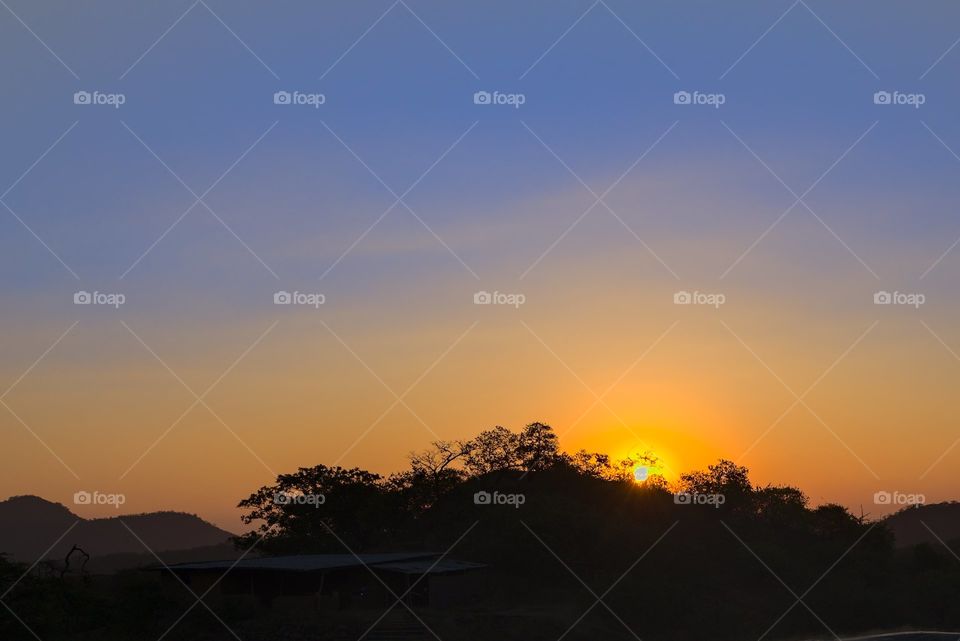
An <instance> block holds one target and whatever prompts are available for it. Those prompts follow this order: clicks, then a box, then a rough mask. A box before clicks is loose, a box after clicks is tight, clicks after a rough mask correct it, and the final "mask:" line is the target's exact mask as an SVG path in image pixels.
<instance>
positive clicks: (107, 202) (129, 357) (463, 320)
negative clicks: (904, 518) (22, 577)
mask: <svg viewBox="0 0 960 641" xmlns="http://www.w3.org/2000/svg"><path fill="white" fill-rule="evenodd" d="M5 2H6V4H5V5H4V6H3V7H0V59H2V60H3V61H4V62H3V63H0V83H2V85H3V87H4V92H3V100H2V101H0V147H2V149H3V153H2V154H0V194H2V197H0V201H2V202H3V203H4V205H5V206H0V318H2V327H3V332H2V334H0V355H2V356H0V394H2V400H3V403H4V404H5V406H6V407H4V405H0V434H2V437H0V438H2V449H0V452H2V453H0V457H2V465H0V496H4V497H5V496H8V495H16V494H39V495H41V496H44V497H45V498H48V499H51V500H57V501H61V502H64V503H66V504H68V505H70V506H71V508H73V509H75V510H76V511H77V513H79V514H81V515H83V516H95V515H109V514H112V513H114V512H113V511H112V509H110V508H93V507H83V506H79V507H75V506H73V505H72V496H73V493H74V492H76V491H78V490H88V491H93V490H98V491H101V492H122V493H124V494H125V495H126V497H127V503H126V505H125V506H124V509H125V511H149V510H155V509H179V510H186V511H192V512H197V513H200V514H201V515H203V516H205V517H207V518H209V519H211V520H213V521H215V522H216V523H218V524H219V525H221V526H224V527H227V528H232V529H235V530H236V529H238V527H239V523H238V520H237V516H238V515H237V512H236V510H235V509H234V505H235V503H236V502H237V501H238V500H239V499H240V498H243V497H245V496H246V495H247V494H248V493H249V492H251V491H252V490H254V489H256V488H257V487H259V486H260V485H263V484H266V483H269V482H270V481H271V480H272V478H273V477H274V476H275V474H276V473H278V472H284V471H291V470H293V469H295V468H296V467H298V466H308V465H314V464H317V463H321V462H322V463H327V464H332V463H334V462H338V463H340V464H343V465H348V466H354V465H356V466H361V467H365V468H368V469H371V470H374V471H378V472H382V473H387V472H390V471H394V470H397V469H400V468H401V467H403V466H404V464H405V460H404V458H405V455H406V453H407V452H409V451H410V450H413V449H419V448H422V447H424V446H426V444H427V443H428V442H429V441H430V440H433V439H435V438H437V437H442V438H468V437H470V436H472V435H473V434H475V433H476V432H478V431H480V430H481V429H486V428H489V427H492V426H494V425H497V424H501V425H505V426H508V427H511V428H514V429H516V428H519V427H521V426H522V425H523V424H525V423H528V422H530V421H534V420H539V421H544V422H547V423H550V424H551V425H553V426H554V427H555V428H556V430H557V431H558V432H559V433H560V434H561V435H562V441H563V443H564V445H565V447H566V449H568V450H575V449H578V448H580V447H584V448H588V449H594V450H603V451H608V452H611V453H614V454H617V455H626V454H628V453H630V452H631V451H637V450H644V449H647V448H652V449H653V450H654V451H655V452H657V453H658V454H660V455H661V456H662V457H663V458H664V460H665V462H666V464H667V466H668V468H669V469H670V470H671V471H672V472H673V476H675V474H676V473H677V472H680V471H685V470H690V469H694V468H698V467H703V466H705V465H706V464H708V463H710V462H713V461H714V460H716V459H717V458H720V457H724V458H730V459H734V460H737V461H739V462H741V463H742V464H744V465H747V466H748V467H750V468H751V470H752V471H753V474H754V476H755V478H756V480H757V481H758V482H761V483H767V482H773V483H787V484H792V485H797V486H799V487H801V488H802V489H804V490H805V491H806V492H807V493H808V494H809V495H810V497H811V498H812V500H813V501H814V502H815V503H820V502H827V501H833V502H840V503H843V504H845V505H847V506H850V507H851V509H853V510H855V511H859V509H860V506H861V505H863V506H864V510H865V511H867V512H870V513H871V514H874V515H877V514H882V513H884V512H885V511H886V510H887V509H888V508H884V507H883V506H875V505H873V494H874V492H877V491H878V490H886V491H901V492H908V493H909V492H922V493H924V494H925V495H926V497H927V500H928V501H937V500H945V499H948V498H958V492H957V490H958V489H960V488H958V487H957V481H956V479H957V477H956V471H955V470H956V468H957V465H958V462H960V447H957V448H956V449H951V448H952V446H953V445H954V444H955V443H956V441H957V439H958V438H960V426H958V424H957V420H956V416H957V403H958V401H957V398H956V394H955V390H956V389H957V383H958V382H960V357H958V355H957V352H960V330H958V327H960V324H958V323H957V322H956V321H957V317H958V316H957V315H958V313H960V305H958V303H957V301H958V293H960V292H958V282H960V280H958V279H957V274H958V270H960V248H958V249H957V250H956V251H948V250H950V249H951V247H952V246H953V244H954V242H955V241H956V240H957V238H958V237H960V219H958V215H957V209H956V203H957V202H958V197H960V158H958V157H957V155H956V154H955V153H954V151H957V150H960V120H958V119H957V118H956V113H957V107H958V105H960V92H958V87H957V83H956V82H955V79H956V77H957V74H958V71H960V47H957V48H956V49H952V47H953V46H954V45H955V44H956V43H957V39H958V38H960V27H958V25H960V20H958V18H960V7H958V6H957V5H956V3H952V2H922V3H919V4H917V3H914V4H907V3H902V2H878V1H875V0H870V1H869V2H867V1H852V2H844V3H828V2H823V1H808V2H797V3H792V2H790V1H785V2H781V1H779V0H778V1H774V2H772V1H765V2H744V3H738V4H737V5H736V7H735V8H731V7H730V6H728V5H725V4H724V5H719V4H717V3H714V2H683V3H676V2H657V3H627V2H622V1H620V0H606V1H605V2H598V3H592V2H591V1H590V0H586V1H584V2H566V1H563V2H560V1H557V0H550V1H549V2H547V1H544V2H524V3H519V4H520V5H521V6H518V3H512V2H500V1H498V2H484V3H473V4H472V5H467V4H464V3H447V2H434V1H429V2H428V1H424V0H406V2H397V3H391V2H389V1H385V2H379V1H377V2H372V1H371V2H338V3H315V2H283V3H279V4H278V3H259V2H256V3H255V2H225V1H224V0H204V1H202V2H198V3H194V2H192V0H185V1H179V0H178V1H171V2H163V3H146V4H144V3H136V5H135V6H134V5H133V4H130V3H125V2H119V1H112V2H106V1H94V2H85V3H80V4H78V3H69V2H39V3H38V2H30V1H28V0H5ZM368 30H369V31H368ZM76 91H90V92H92V91H100V92H103V93H122V94H123V95H124V96H125V98H126V102H125V104H123V105H122V107H120V108H119V109H114V108H112V107H110V106H104V105H75V104H73V94H74V92H76ZM276 91H291V92H292V91H300V92H305V93H322V94H324V95H325V97H326V102H325V104H323V105H322V106H321V107H320V108H319V109H314V108H311V107H309V106H302V105H299V106H295V105H275V104H274V103H273V94H274V92H276ZM476 91H491V92H492V91H499V92H502V93H522V94H523V95H524V96H525V98H526V102H525V104H523V105H522V106H521V107H520V108H513V107H511V106H505V105H476V104H474V101H473V94H474V92H476ZM677 91H689V92H693V91H699V92H702V93H722V94H723V95H724V96H725V98H726V102H725V104H723V105H722V106H721V107H720V108H719V109H715V108H713V107H710V106H705V105H676V104H674V101H673V95H674V92H677ZM876 91H890V92H893V91H898V92H901V93H906V94H910V93H922V94H923V95H924V97H925V100H926V101H925V104H923V105H922V106H921V107H920V108H913V107H911V106H906V105H876V104H874V100H873V96H874V92H876ZM951 149H952V150H953V151H951ZM225 172H226V173H225ZM181 181H182V183H181ZM611 186H614V187H613V188H612V189H610V191H609V193H607V194H605V195H604V196H603V200H604V202H605V204H595V203H596V196H599V195H602V194H604V192H606V191H607V190H608V188H610V187H611ZM811 186H813V188H812V189H810V191H809V192H808V193H805V192H807V190H808V188H810V187H811ZM8 187H9V189H8ZM211 187H212V189H210V188H211ZM411 187H412V188H411ZM208 189H209V192H208ZM408 189H410V190H409V192H407V190H408ZM191 191H192V192H193V193H191ZM591 191H592V192H593V193H591ZM205 192H208V193H205ZM197 196H202V199H203V203H202V204H197V205H196V206H194V207H193V208H192V209H190V210H189V212H188V213H186V214H185V215H184V213H185V212H186V211H187V210H188V209H189V208H190V207H191V205H193V204H194V202H195V200H196V198H197ZM397 196H402V199H403V202H402V203H401V204H397V205H396V206H395V207H394V208H393V209H392V210H390V211H389V213H386V215H383V214H384V212H385V211H386V210H387V209H388V208H390V207H391V205H393V204H394V203H395V201H396V200H397ZM798 196H802V200H803V203H802V204H797V205H796V206H794V207H793V208H792V209H791V210H790V211H789V213H786V214H785V212H786V211H787V210H788V208H790V207H791V205H793V204H794V203H795V201H796V200H797V197H798ZM594 205H595V206H594ZM591 206H593V208H592V209H590V208H591ZM588 209H589V210H590V211H589V213H586V214H585V215H584V212H586V211H587V210H588ZM811 210H812V211H811ZM784 214H785V215H784ZM382 215H383V217H382V219H381V216H382ZM181 216H182V218H181ZM581 216H582V218H581ZM781 216H782V218H781ZM18 218H19V220H18ZM778 220H779V222H777V221H778ZM177 221H179V222H177ZM378 221H379V222H378ZM371 227H372V228H371ZM771 227H772V228H771ZM361 237H362V238H361ZM945 252H947V253H946V254H945ZM78 290H86V291H91V292H92V291H99V292H119V293H123V294H124V295H125V296H126V299H127V300H126V303H125V304H124V305H123V306H122V307H121V308H120V309H113V308H108V307H98V306H76V305H74V304H73V294H74V292H76V291H78ZM277 290H288V291H294V290H296V291H301V292H318V293H323V294H324V295H325V296H326V303H325V304H324V305H323V306H322V307H321V308H320V309H313V308H309V307H296V306H276V305H274V304H273V293H274V292H275V291H277ZM478 290H489V291H494V290H496V291H500V292H508V293H522V294H523V295H524V296H525V297H526V303H525V304H524V305H523V306H522V307H521V308H519V309H513V308H511V307H506V306H497V305H491V306H477V305H474V304H473V295H474V292H476V291H478ZM679 290H687V291H700V292H709V293H722V294H723V295H724V296H725V297H726V303H725V304H724V305H723V306H722V307H721V308H720V309H714V308H711V307H706V306H696V305H691V306H679V305H675V304H674V303H673V295H674V293H675V292H677V291H679ZM878 290H889V291H900V292H911V293H922V294H923V295H924V296H925V297H926V302H925V304H924V305H922V306H921V307H920V308H919V309H914V308H912V307H906V306H897V305H891V306H877V305H874V304H873V295H874V292H876V291H878ZM68 330H69V331H68ZM58 339H59V341H58ZM52 345H53V348H52V349H49V351H47V350H48V348H50V347H51V346H52ZM641 357H642V358H641ZM38 359H39V360H38ZM24 374H25V375H24ZM211 386H212V389H210V391H209V393H207V394H206V395H205V396H202V399H203V400H202V403H197V402H196V396H197V395H203V394H204V393H205V392H206V391H207V389H208V388H211ZM808 388H809V391H808ZM408 389H409V391H408ZM608 390H609V391H608ZM4 392H5V393H4ZM397 396H400V397H401V398H402V402H399V403H398V402H397ZM798 396H799V397H800V398H802V402H800V403H797V402H796V400H797V397H798ZM598 397H600V398H601V399H602V400H601V401H598V400H597V398H598ZM207 406H208V407H207ZM188 409H189V411H188V412H187V410H188ZM185 412H186V413H185Z"/></svg>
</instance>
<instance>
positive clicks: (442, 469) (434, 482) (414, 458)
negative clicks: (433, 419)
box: [406, 441, 473, 503]
mask: <svg viewBox="0 0 960 641" xmlns="http://www.w3.org/2000/svg"><path fill="white" fill-rule="evenodd" d="M430 445H431V447H430V448H429V449H426V450H423V451H421V452H411V453H410V457H409V458H410V469H411V475H410V477H409V478H407V479H406V482H407V483H410V484H416V483H418V482H424V481H425V482H426V483H428V484H429V486H430V489H431V499H432V500H431V503H432V502H435V501H436V500H437V499H438V498H440V497H441V496H442V495H443V494H445V493H446V492H448V491H449V490H451V489H452V488H453V487H455V486H456V485H457V484H459V483H460V482H462V481H463V479H464V477H465V473H464V472H463V470H462V469H459V468H456V467H453V466H454V464H455V463H457V462H458V461H461V460H462V459H465V458H466V457H468V456H469V455H470V452H471V450H472V449H473V445H472V444H471V443H470V442H464V441H434V442H433V443H431V444H430Z"/></svg>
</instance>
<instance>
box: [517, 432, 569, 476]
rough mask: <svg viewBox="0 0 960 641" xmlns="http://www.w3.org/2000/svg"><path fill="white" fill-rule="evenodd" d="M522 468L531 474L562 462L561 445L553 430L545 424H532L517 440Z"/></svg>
mask: <svg viewBox="0 0 960 641" xmlns="http://www.w3.org/2000/svg"><path fill="white" fill-rule="evenodd" d="M517 455H518V458H519V459H520V466H521V467H522V468H523V469H524V470H526V471H528V472H530V471H535V470H545V469H547V468H550V467H552V466H553V465H556V464H557V463H558V462H560V461H561V460H562V457H561V455H560V445H559V442H558V439H557V435H556V434H554V432H553V428H552V427H550V426H549V425H546V424H544V423H530V424H529V425H527V426H526V427H524V428H523V430H522V431H521V432H520V436H519V437H518V439H517Z"/></svg>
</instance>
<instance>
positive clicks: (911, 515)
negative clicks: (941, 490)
mask: <svg viewBox="0 0 960 641" xmlns="http://www.w3.org/2000/svg"><path fill="white" fill-rule="evenodd" d="M883 522H884V523H886V525H887V527H889V528H890V531H891V532H893V535H894V537H896V540H897V547H908V546H911V545H917V544H918V543H930V544H932V545H936V546H939V545H940V541H938V540H937V537H939V538H940V539H941V540H942V541H944V542H948V541H953V540H956V539H960V503H958V502H956V501H950V502H948V503H932V504H930V505H919V506H916V507H908V508H905V509H903V510H900V511H899V512H896V513H895V514H891V515H890V516H888V517H887V518H886V519H884V521H883ZM931 530H932V531H933V532H935V533H936V536H934V535H933V533H932V532H931Z"/></svg>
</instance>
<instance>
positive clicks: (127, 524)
mask: <svg viewBox="0 0 960 641" xmlns="http://www.w3.org/2000/svg"><path fill="white" fill-rule="evenodd" d="M0 523H2V524H3V527H0V552H2V553H5V554H7V555H9V557H10V558H11V559H13V560H16V561H21V562H25V563H33V562H34V561H36V560H37V559H39V558H41V556H42V557H43V558H46V559H50V558H52V559H62V558H63V557H64V556H65V555H66V554H67V552H69V550H70V548H72V547H73V546H74V545H79V546H80V547H82V548H83V549H84V550H85V551H86V552H87V553H88V554H89V555H90V556H91V566H95V565H96V564H98V559H102V558H103V557H106V556H108V555H109V556H112V555H131V556H135V557H143V558H148V559H149V560H150V561H153V560H154V559H153V556H152V554H150V552H149V551H148V550H147V549H146V548H145V547H144V544H146V545H147V546H149V548H150V549H151V550H153V551H155V552H157V553H165V552H176V551H183V550H191V549H194V548H206V547H211V546H217V547H220V546H222V545H223V544H225V543H226V542H227V540H228V539H229V538H230V537H231V536H233V535H232V534H231V533H230V532H227V531H226V530H222V529H220V528H218V527H216V526H215V525H213V524H212V523H208V522H207V521H204V520H203V519H201V518H200V517H198V516H196V515H193V514H186V513H183V512H152V513H149V514H131V515H123V516H116V517H112V518H102V519H84V518H81V517H79V516H77V515H76V514H74V513H73V512H71V511H70V510H69V509H68V508H67V507H66V506H64V505H61V504H60V503H53V502H51V501H47V500H45V499H42V498H40V497H38V496H14V497H11V498H9V499H7V500H6V501H0ZM71 526H72V529H71ZM68 530H69V532H68ZM65 533H66V535H65V536H64V534H65ZM61 537H62V538H61ZM138 538H139V539H141V540H142V541H143V543H141V542H140V540H138ZM58 539H59V542H57V541H58ZM55 542H57V543H56V544H54V543H55ZM51 546H52V547H51ZM144 555H146V556H144ZM161 556H162V557H163V556H165V555H163V554H161ZM111 565H112V564H111Z"/></svg>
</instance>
